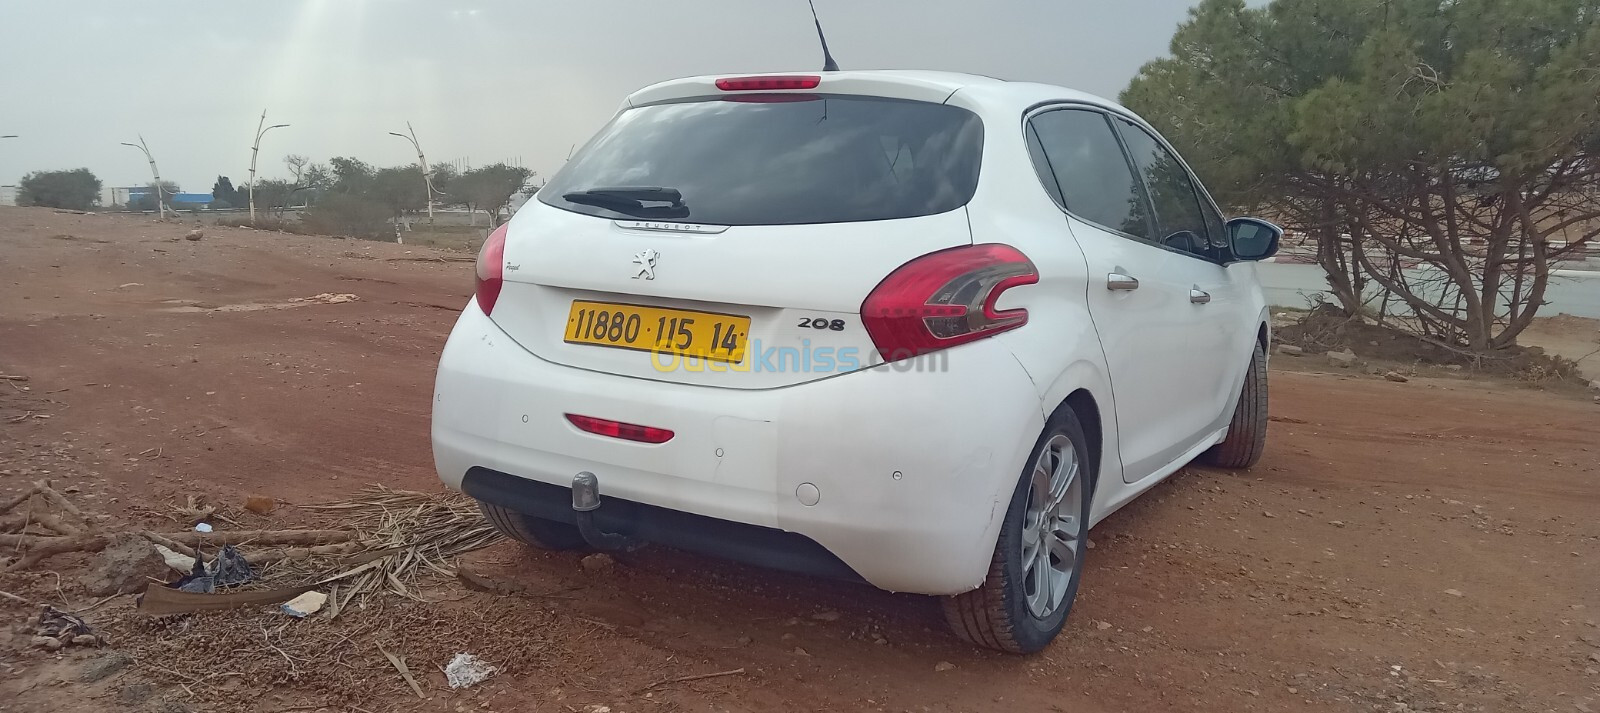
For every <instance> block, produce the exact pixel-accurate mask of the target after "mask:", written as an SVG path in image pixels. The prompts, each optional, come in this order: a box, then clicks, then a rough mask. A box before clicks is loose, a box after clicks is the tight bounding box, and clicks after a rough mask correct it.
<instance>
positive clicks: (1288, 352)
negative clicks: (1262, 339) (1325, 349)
mask: <svg viewBox="0 0 1600 713" xmlns="http://www.w3.org/2000/svg"><path fill="white" fill-rule="evenodd" d="M1278 353H1279V354H1283V355H1285V356H1305V353H1306V350H1304V349H1301V348H1300V347H1297V346H1295V345H1293V344H1279V345H1278Z"/></svg>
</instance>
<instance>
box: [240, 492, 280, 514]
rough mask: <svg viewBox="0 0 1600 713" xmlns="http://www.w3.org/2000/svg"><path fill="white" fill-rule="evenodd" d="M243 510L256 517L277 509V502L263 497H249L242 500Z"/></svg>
mask: <svg viewBox="0 0 1600 713" xmlns="http://www.w3.org/2000/svg"><path fill="white" fill-rule="evenodd" d="M244 509H246V510H249V511H250V512H253V513H255V514H257V515H265V514H267V513H270V512H272V511H273V510H277V509H278V501H276V500H273V499H272V498H269V497H267V496H265V495H251V496H250V497H248V498H245V499H244Z"/></svg>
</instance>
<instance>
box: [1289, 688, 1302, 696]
mask: <svg viewBox="0 0 1600 713" xmlns="http://www.w3.org/2000/svg"><path fill="white" fill-rule="evenodd" d="M1299 692H1300V689H1298V688H1295V687H1294V686H1290V687H1289V695H1294V694H1296V693H1299Z"/></svg>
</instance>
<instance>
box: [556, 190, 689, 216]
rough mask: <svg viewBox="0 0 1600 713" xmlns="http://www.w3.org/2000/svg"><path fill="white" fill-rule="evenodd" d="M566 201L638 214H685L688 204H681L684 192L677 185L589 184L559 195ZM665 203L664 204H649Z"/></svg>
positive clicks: (686, 213)
mask: <svg viewBox="0 0 1600 713" xmlns="http://www.w3.org/2000/svg"><path fill="white" fill-rule="evenodd" d="M561 199H562V200H565V201H567V202H569V203H581V204H583V205H592V206H596V207H600V208H605V209H608V210H614V211H616V212H618V213H626V214H628V215H632V216H636V217H639V218H687V217H688V216H689V206H686V205H684V204H683V194H682V193H679V192H678V189H676V188H662V187H660V186H625V187H619V188H591V189H589V190H587V191H573V192H571V193H566V194H563V195H562V196H561ZM651 203H666V204H667V205H649V204H651Z"/></svg>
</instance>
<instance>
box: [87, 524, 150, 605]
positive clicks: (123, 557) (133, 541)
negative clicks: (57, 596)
mask: <svg viewBox="0 0 1600 713" xmlns="http://www.w3.org/2000/svg"><path fill="white" fill-rule="evenodd" d="M166 576H167V563H166V560H164V559H163V558H162V557H161V555H160V553H158V552H156V550H155V548H154V547H152V546H151V545H150V541H149V540H146V539H144V538H143V537H140V536H138V535H134V534H131V533H122V534H118V535H113V536H112V538H111V542H110V544H108V545H106V548H105V549H104V550H101V552H100V553H99V554H98V555H95V557H94V559H93V560H91V561H90V564H89V569H88V571H86V572H85V573H84V574H83V575H82V576H81V577H79V580H78V581H79V582H80V583H81V584H82V585H83V587H84V589H85V590H86V591H87V592H88V593H89V595H90V596H95V597H107V596H111V595H113V594H132V593H134V592H140V591H144V587H145V584H147V583H148V582H149V581H150V580H151V579H154V580H156V581H159V582H164V581H166Z"/></svg>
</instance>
